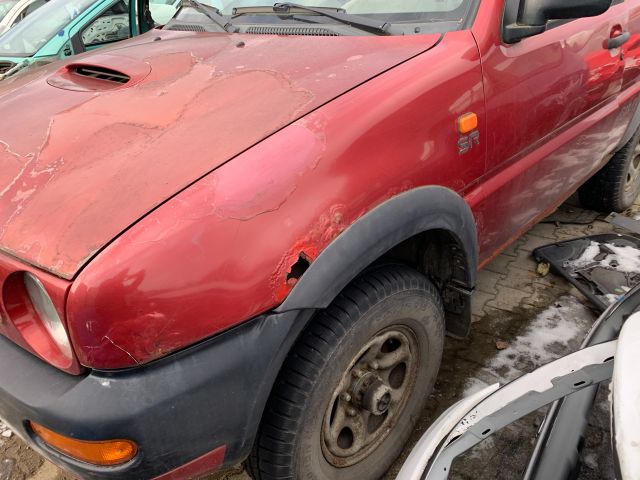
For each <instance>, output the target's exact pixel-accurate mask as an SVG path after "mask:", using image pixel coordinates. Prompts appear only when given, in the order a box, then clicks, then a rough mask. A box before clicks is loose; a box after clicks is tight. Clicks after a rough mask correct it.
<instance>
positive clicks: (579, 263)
mask: <svg viewBox="0 0 640 480" xmlns="http://www.w3.org/2000/svg"><path fill="white" fill-rule="evenodd" d="M603 246H604V247H605V248H607V249H608V250H610V251H611V252H612V253H606V252H605V253H606V256H605V257H604V258H602V259H601V260H596V259H595V258H596V257H597V256H598V255H600V253H602V251H601V249H600V244H598V243H596V242H591V243H590V244H589V246H588V247H587V248H586V249H585V250H584V252H582V255H580V257H579V258H577V259H575V260H573V261H571V262H569V264H570V265H571V266H573V267H576V268H582V267H587V266H588V267H595V266H600V267H602V268H607V269H610V270H617V271H619V272H624V273H640V250H638V249H637V248H634V247H631V246H629V245H625V246H616V245H613V244H612V243H605V244H603Z"/></svg>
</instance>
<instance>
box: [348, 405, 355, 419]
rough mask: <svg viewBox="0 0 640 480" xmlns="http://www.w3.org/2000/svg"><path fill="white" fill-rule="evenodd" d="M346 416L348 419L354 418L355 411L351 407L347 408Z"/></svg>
mask: <svg viewBox="0 0 640 480" xmlns="http://www.w3.org/2000/svg"><path fill="white" fill-rule="evenodd" d="M347 415H348V416H349V417H355V416H356V409H355V408H353V407H349V408H347Z"/></svg>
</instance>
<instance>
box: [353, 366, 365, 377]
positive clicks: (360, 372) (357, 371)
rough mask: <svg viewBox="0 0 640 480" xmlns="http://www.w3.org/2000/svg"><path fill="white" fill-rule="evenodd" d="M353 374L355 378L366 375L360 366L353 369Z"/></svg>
mask: <svg viewBox="0 0 640 480" xmlns="http://www.w3.org/2000/svg"><path fill="white" fill-rule="evenodd" d="M351 375H353V376H354V377H355V378H361V377H362V376H363V375H364V372H363V371H362V370H360V369H359V368H357V369H355V370H353V371H351Z"/></svg>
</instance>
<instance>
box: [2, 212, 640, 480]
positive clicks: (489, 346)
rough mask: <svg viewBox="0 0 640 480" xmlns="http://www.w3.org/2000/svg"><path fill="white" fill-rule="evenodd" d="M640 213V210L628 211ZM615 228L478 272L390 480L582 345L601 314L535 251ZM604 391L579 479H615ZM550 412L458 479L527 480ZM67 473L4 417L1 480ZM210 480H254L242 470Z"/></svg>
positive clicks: (511, 251) (513, 251)
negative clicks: (458, 335) (473, 397)
mask: <svg viewBox="0 0 640 480" xmlns="http://www.w3.org/2000/svg"><path fill="white" fill-rule="evenodd" d="M638 212H640V206H636V207H634V209H633V210H632V211H631V212H629V215H630V216H635V215H637V214H638ZM612 230H613V229H612V228H611V226H610V225H609V224H607V223H605V222H603V221H602V219H599V220H597V221H596V222H594V223H593V224H591V225H584V226H577V225H563V224H556V225H553V224H540V225H538V226H536V227H535V228H534V229H533V230H532V231H531V232H529V233H528V234H526V235H524V236H523V237H522V238H521V239H519V240H518V241H517V242H515V244H514V245H512V246H511V247H509V248H508V249H507V251H505V252H504V253H503V254H501V255H500V256H498V257H497V258H496V259H495V260H494V261H493V262H492V263H491V264H489V265H488V266H487V267H486V268H485V269H484V270H483V271H482V272H480V275H479V285H478V291H477V292H476V294H475V295H474V307H473V312H474V325H473V330H472V333H471V335H470V336H469V337H468V338H467V339H464V340H454V339H447V343H446V346H445V353H444V358H443V362H442V368H441V371H440V374H439V376H438V380H437V382H436V386H435V390H434V392H433V393H432V395H431V396H430V398H429V401H428V404H427V406H426V408H425V410H424V414H423V415H422V417H421V418H420V419H419V421H418V424H417V425H416V427H415V430H414V432H413V434H412V436H411V439H410V442H409V444H408V445H407V448H406V449H405V451H404V452H403V454H402V455H401V457H400V458H399V459H398V461H397V462H396V463H395V464H394V465H393V467H392V468H391V469H390V471H389V472H388V474H387V475H386V476H385V477H384V479H383V480H392V479H393V478H395V476H396V474H397V472H398V471H399V469H400V467H401V465H402V462H403V460H404V459H405V458H406V456H407V455H408V452H409V451H410V449H411V447H412V446H413V444H414V443H415V442H416V441H417V440H418V439H419V438H420V436H421V435H422V433H423V432H424V431H425V430H426V428H427V427H428V425H429V424H430V423H431V422H432V421H433V420H434V419H435V418H437V416H438V415H439V414H440V413H442V412H443V411H444V410H446V408H448V407H449V406H450V405H451V404H452V403H454V402H455V401H456V400H457V399H459V398H461V396H462V395H464V394H468V393H470V392H472V391H474V390H475V389H477V388H480V387H482V386H483V385H486V384H490V383H494V382H496V381H497V382H501V383H503V382H505V381H509V380H512V379H513V378H516V377H517V376H519V375H521V374H523V373H526V372H529V371H531V370H533V369H534V368H536V367H537V366H540V365H542V364H544V363H547V362H548V361H550V360H552V359H554V358H558V357H560V356H562V355H564V354H567V353H570V352H572V351H574V350H575V349H576V348H577V347H578V345H579V343H580V342H581V340H582V338H583V337H584V334H585V333H586V331H587V329H588V328H589V326H590V325H591V324H592V323H593V321H594V320H595V319H596V314H595V313H594V311H593V310H592V309H591V307H590V306H589V304H588V302H587V301H586V300H585V299H584V298H583V297H582V296H581V295H580V294H579V293H578V292H577V291H576V290H575V289H574V288H573V287H571V286H570V285H569V284H568V283H567V282H565V281H564V280H563V279H561V278H559V277H556V276H554V275H553V274H549V275H547V276H545V277H540V276H538V275H537V274H536V273H535V272H536V264H535V263H534V262H533V260H532V259H531V250H532V249H533V248H535V247H537V246H540V245H544V244H547V243H552V242H554V241H558V240H563V239H567V238H573V237H577V236H581V235H585V234H590V233H593V234H596V233H605V232H610V231H612ZM601 390H603V391H601V392H600V394H599V396H598V399H597V403H596V407H595V408H594V410H593V412H592V415H591V420H590V426H589V429H588V432H587V438H586V443H585V448H584V452H583V462H582V463H583V465H582V469H581V472H580V475H579V479H580V480H596V479H601V480H609V479H613V474H612V472H613V469H612V463H611V454H610V448H609V413H608V411H609V405H608V401H607V391H606V388H604V389H601ZM543 414H544V412H543V411H540V412H536V413H534V414H531V415H530V416H528V417H526V418H525V419H523V420H521V421H519V422H517V423H516V424H514V425H511V426H509V427H507V428H505V429H503V430H502V431H501V432H499V433H498V434H497V435H494V436H492V437H490V438H489V439H488V440H486V441H484V442H482V443H481V444H480V445H478V446H477V447H476V448H475V449H474V450H473V451H472V452H470V453H468V454H467V455H465V456H464V457H461V458H460V459H458V461H457V462H456V463H455V464H454V468H453V470H452V474H451V475H450V478H453V479H461V480H467V479H469V480H471V479H474V480H493V479H513V478H520V476H521V474H522V472H523V470H524V468H525V467H526V463H527V460H528V457H529V454H530V453H531V450H532V448H533V436H534V434H535V431H536V429H537V427H538V425H539V423H540V421H541V419H542V416H543ZM68 478H70V477H67V476H65V475H64V474H62V472H60V471H59V470H57V469H56V467H54V466H53V465H51V464H50V463H48V462H45V461H43V460H42V459H41V458H40V457H39V456H38V455H37V454H36V453H35V452H33V451H32V450H31V449H29V448H28V447H26V446H25V445H24V444H23V443H22V441H21V440H20V439H18V438H17V437H16V436H15V435H11V434H10V433H9V432H8V430H7V429H6V427H5V426H4V425H2V423H0V480H26V479H34V480H67V479H68ZM206 478H207V480H250V478H249V476H248V475H247V474H246V472H244V470H243V468H242V467H241V466H238V467H236V468H234V469H232V470H230V471H227V472H224V473H221V474H217V475H209V476H207V477H206Z"/></svg>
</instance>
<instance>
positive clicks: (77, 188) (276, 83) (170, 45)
mask: <svg viewBox="0 0 640 480" xmlns="http://www.w3.org/2000/svg"><path fill="white" fill-rule="evenodd" d="M154 37H160V38H161V40H160V41H152V42H150V41H148V40H149V38H154ZM438 38H439V36H438V35H423V36H411V37H368V36H367V37H332V38H325V37H323V38H321V39H319V38H317V37H285V36H247V35H242V36H239V35H223V34H197V35H194V34H184V33H180V32H162V33H160V34H158V32H157V31H155V32H151V37H150V36H149V35H144V36H142V37H140V39H136V40H133V41H131V42H130V44H129V45H128V46H127V44H126V42H125V43H124V46H123V44H120V45H119V46H118V47H117V48H116V47H114V48H107V49H101V50H100V51H99V52H98V53H94V54H85V55H81V56H79V57H75V58H74V59H73V63H78V62H82V63H83V64H87V65H94V64H95V65H100V66H103V67H105V68H110V69H113V70H117V71H121V72H122V73H125V74H131V76H132V77H135V75H136V72H138V71H141V70H145V71H148V70H149V68H150V72H149V73H148V75H146V76H145V77H144V78H138V79H137V80H136V82H135V84H134V85H131V86H127V85H124V86H123V87H122V88H114V89H106V90H105V91H99V90H98V91H96V90H95V89H89V90H87V89H83V88H79V89H75V91H74V89H73V88H72V89H66V88H65V89H61V88H56V87H55V86H51V85H49V84H48V83H47V82H48V81H50V80H51V78H52V77H55V76H56V75H58V74H59V73H58V72H59V71H60V69H61V68H62V67H63V66H64V64H62V63H55V64H52V65H49V66H46V67H44V68H42V69H39V70H37V71H35V72H32V73H29V74H27V75H25V76H24V77H22V78H14V79H11V80H9V81H6V82H3V85H0V249H1V250H3V251H4V252H6V253H8V254H10V255H12V256H15V257H18V258H20V259H22V260H24V261H26V262H28V263H31V264H33V265H36V266H39V267H40V268H43V269H45V270H48V271H50V272H52V273H54V274H56V275H58V276H60V277H63V278H67V279H70V278H72V277H73V276H74V275H75V274H76V273H77V272H78V271H79V269H80V268H81V267H82V266H83V265H84V264H85V263H87V262H88V261H89V259H90V258H91V257H92V256H93V255H95V254H96V252H98V251H99V250H100V249H101V248H103V247H104V246H105V245H106V244H108V243H109V242H110V241H111V240H112V239H114V238H115V237H116V236H118V234H120V233H121V232H122V231H124V230H125V229H126V228H127V227H129V226H130V225H132V224H133V223H135V222H136V221H137V220H138V219H140V218H141V217H142V216H144V215H145V214H147V213H148V212H149V211H151V210H152V209H153V208H154V207H156V206H158V205H159V204H161V203H162V202H163V201H165V200H166V199H168V198H170V197H171V196H172V195H175V194H176V193H177V192H179V191H180V190H182V189H183V188H185V187H186V186H188V185H189V184H191V183H193V182H194V181H196V180H197V179H198V178H200V177H202V176H203V175H205V174H207V173H208V172H210V171H212V170H214V169H215V168H217V167H219V166H220V165H222V164H223V163H224V162H226V161H228V160H230V159H232V158H233V157H234V156H236V155H238V154H239V153H241V152H243V151H244V150H246V149H247V148H250V147H251V146H252V145H255V144H256V143H257V142H260V141H261V140H263V139H264V138H266V137H267V136H269V135H270V134H272V133H274V132H275V131H277V130H280V129H281V128H283V127H284V126H286V125H288V124H290V123H291V122H293V121H295V120H297V119H299V118H301V117H302V116H304V115H305V114H307V113H308V112H310V111H312V110H314V109H315V108H317V107H319V106H320V105H322V104H324V103H326V102H327V101H330V100H331V99H333V98H335V97H336V96H339V95H340V94H342V93H344V92H346V91H348V90H349V89H352V88H354V87H355V86H357V85H359V84H361V83H362V82H364V81H366V80H367V79H369V78H372V77H373V76H376V75H378V74H380V73H381V72H383V71H385V70H387V69H389V68H391V67H393V66H394V65H397V64H398V63H401V62H403V61H405V60H407V59H409V58H411V57H413V56H415V55H417V54H419V53H421V52H423V51H425V50H428V49H429V48H430V47H432V46H433V45H434V44H435V43H436V42H437V40H438ZM145 39H146V40H145ZM143 66H144V68H141V67H143ZM147 67H148V68H147ZM128 70H131V71H130V72H129V71H128ZM69 77H70V76H69V75H67V76H66V79H65V81H68V80H69ZM72 81H73V78H72ZM77 81H78V82H79V83H82V82H83V81H85V79H82V78H78V79H77ZM52 83H54V84H55V83H56V82H52ZM92 86H93V85H92ZM283 161H286V159H283Z"/></svg>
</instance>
